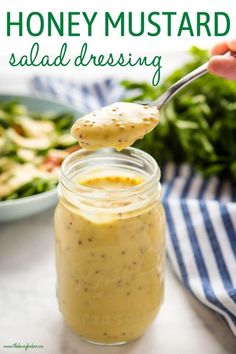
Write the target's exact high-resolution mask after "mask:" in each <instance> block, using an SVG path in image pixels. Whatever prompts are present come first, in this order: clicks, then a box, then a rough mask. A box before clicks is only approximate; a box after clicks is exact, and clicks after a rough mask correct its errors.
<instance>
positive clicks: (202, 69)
mask: <svg viewBox="0 0 236 354" xmlns="http://www.w3.org/2000/svg"><path fill="white" fill-rule="evenodd" d="M227 54H229V55H232V56H236V53H235V52H227ZM207 67H208V62H206V63H205V64H203V65H201V66H199V67H198V68H197V69H195V70H193V71H192V72H190V73H189V74H187V75H186V76H184V77H183V78H182V79H180V80H179V81H177V82H176V83H174V84H173V85H172V86H171V87H170V88H169V89H168V90H167V91H166V92H164V93H163V94H162V95H161V96H159V97H158V99H157V100H155V101H153V102H151V106H156V107H157V108H158V109H159V110H160V109H161V108H162V107H163V106H164V105H165V104H166V103H167V102H168V101H169V100H170V99H171V98H172V97H173V96H175V95H176V93H177V92H179V91H180V90H182V88H184V87H185V86H186V85H188V84H189V83H190V82H192V81H193V80H195V79H197V78H198V77H200V76H202V75H204V74H206V73H207Z"/></svg>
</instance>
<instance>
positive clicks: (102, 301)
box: [55, 148, 165, 345]
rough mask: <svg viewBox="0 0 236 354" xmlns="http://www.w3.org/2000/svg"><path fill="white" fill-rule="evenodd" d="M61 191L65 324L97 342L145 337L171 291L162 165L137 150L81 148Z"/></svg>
mask: <svg viewBox="0 0 236 354" xmlns="http://www.w3.org/2000/svg"><path fill="white" fill-rule="evenodd" d="M58 191H59V197H60V200H59V203H58V205H57V208H56V211H55V239H56V265H57V294H58V300H59V307H60V311H61V312H62V314H63V317H64V320H65V322H66V323H67V324H68V326H69V327H71V328H72V329H73V330H74V331H75V332H76V333H77V334H78V335H79V336H81V337H82V338H84V339H86V340H88V341H90V342H93V343H98V344H107V345H109V344H110V345H111V344H123V343H126V342H129V341H131V340H134V339H136V338H138V337H140V336H141V335H142V334H143V333H144V332H145V330H146V329H147V328H148V326H149V325H150V324H151V323H152V322H153V320H154V319H155V317H156V315H157V313H158V312H159V309H160V306H161V304H162V301H163V293H164V264H165V216H164V211H163V207H162V204H161V200H160V198H161V185H160V170H159V167H158V166H157V163H156V162H155V160H154V159H153V158H152V157H151V156H150V155H148V154H147V153H145V152H143V151H141V150H138V149H135V148H127V149H125V150H123V151H121V152H117V151H115V150H112V149H101V150H98V151H95V152H91V151H90V152H88V151H85V150H80V151H76V152H74V153H72V154H71V155H70V156H68V157H67V158H66V159H65V161H64V163H63V164H62V169H61V175H60V180H59V187H58Z"/></svg>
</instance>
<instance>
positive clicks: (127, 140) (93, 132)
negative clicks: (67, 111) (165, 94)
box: [71, 102, 159, 150]
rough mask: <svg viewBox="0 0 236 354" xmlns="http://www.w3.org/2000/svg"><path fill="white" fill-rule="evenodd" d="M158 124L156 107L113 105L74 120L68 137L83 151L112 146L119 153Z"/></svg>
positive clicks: (121, 103) (123, 103) (134, 104)
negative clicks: (76, 142) (74, 140)
mask: <svg viewBox="0 0 236 354" xmlns="http://www.w3.org/2000/svg"><path fill="white" fill-rule="evenodd" d="M158 123H159V110H158V108H157V107H154V106H153V107H151V106H143V105H141V104H137V103H128V102H117V103H113V104H111V105H109V106H106V107H104V108H102V109H100V110H98V111H94V112H91V113H89V114H87V115H85V116H84V117H82V118H80V119H78V120H77V121H76V122H75V123H74V124H73V126H72V128H71V134H72V135H73V137H74V138H75V139H76V140H78V142H79V144H80V146H81V147H82V148H84V149H86V150H97V149H100V148H105V147H113V148H115V149H116V150H122V149H124V148H126V147H128V146H130V145H132V144H133V143H134V142H135V141H136V140H137V139H142V138H143V136H144V135H145V134H147V133H149V132H150V131H151V130H152V129H153V128H155V127H156V125H157V124H158Z"/></svg>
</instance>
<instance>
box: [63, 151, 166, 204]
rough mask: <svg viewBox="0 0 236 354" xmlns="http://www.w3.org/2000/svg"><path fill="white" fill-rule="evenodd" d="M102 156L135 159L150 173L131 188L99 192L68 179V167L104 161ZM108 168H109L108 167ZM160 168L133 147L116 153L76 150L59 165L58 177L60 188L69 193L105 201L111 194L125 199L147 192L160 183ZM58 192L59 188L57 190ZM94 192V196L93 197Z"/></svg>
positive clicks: (146, 155)
mask: <svg viewBox="0 0 236 354" xmlns="http://www.w3.org/2000/svg"><path fill="white" fill-rule="evenodd" d="M104 155H105V156H106V155H107V156H109V158H114V159H116V160H117V159H124V158H126V159H130V160H131V159H136V161H138V160H139V161H140V164H141V162H145V163H147V164H148V165H149V166H150V167H151V168H152V173H151V174H149V175H147V177H146V178H145V179H144V181H143V182H141V183H140V184H138V185H136V186H132V187H129V188H125V189H114V190H113V189H109V190H101V189H99V188H96V187H90V186H84V185H82V184H79V183H78V182H75V181H74V180H73V178H70V176H68V174H69V167H70V165H73V164H77V165H79V164H80V163H83V162H86V161H87V162H88V161H91V160H93V159H96V160H99V159H100V160H101V159H103V160H104ZM108 167H109V166H108ZM160 176H161V172H160V168H159V166H158V164H157V162H156V160H154V158H153V157H152V156H151V155H149V154H148V153H146V152H144V151H142V150H140V149H137V148H134V147H128V148H126V149H124V150H122V151H120V152H118V151H117V150H115V149H110V148H108V149H107V148H106V149H99V150H96V151H88V150H85V149H81V150H77V151H75V152H73V153H71V154H70V155H69V156H67V157H66V159H65V160H64V161H63V163H62V165H61V170H60V175H59V182H60V184H61V186H62V187H64V188H66V189H67V190H69V191H70V192H74V193H77V194H79V193H81V192H82V193H85V194H86V198H88V199H105V198H107V197H108V196H110V197H111V196H112V194H116V195H117V194H119V196H118V198H119V199H122V198H127V197H128V196H129V195H131V194H132V195H133V194H136V195H137V194H138V193H140V192H141V191H142V192H143V190H147V189H149V188H153V185H154V184H158V183H159V181H160ZM59 190H60V188H59ZM95 192H96V196H95Z"/></svg>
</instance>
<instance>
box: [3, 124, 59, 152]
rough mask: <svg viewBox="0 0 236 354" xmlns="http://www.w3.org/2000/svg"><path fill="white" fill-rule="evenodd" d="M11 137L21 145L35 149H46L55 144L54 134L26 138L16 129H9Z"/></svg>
mask: <svg viewBox="0 0 236 354" xmlns="http://www.w3.org/2000/svg"><path fill="white" fill-rule="evenodd" d="M8 136H9V138H10V139H11V140H12V141H13V142H14V143H15V144H16V145H17V146H19V147H22V148H25V149H34V150H46V149H49V148H50V147H52V146H53V142H54V136H40V137H37V138H25V137H23V136H21V135H20V134H18V133H17V132H16V131H15V130H14V129H11V128H10V129H8Z"/></svg>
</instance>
